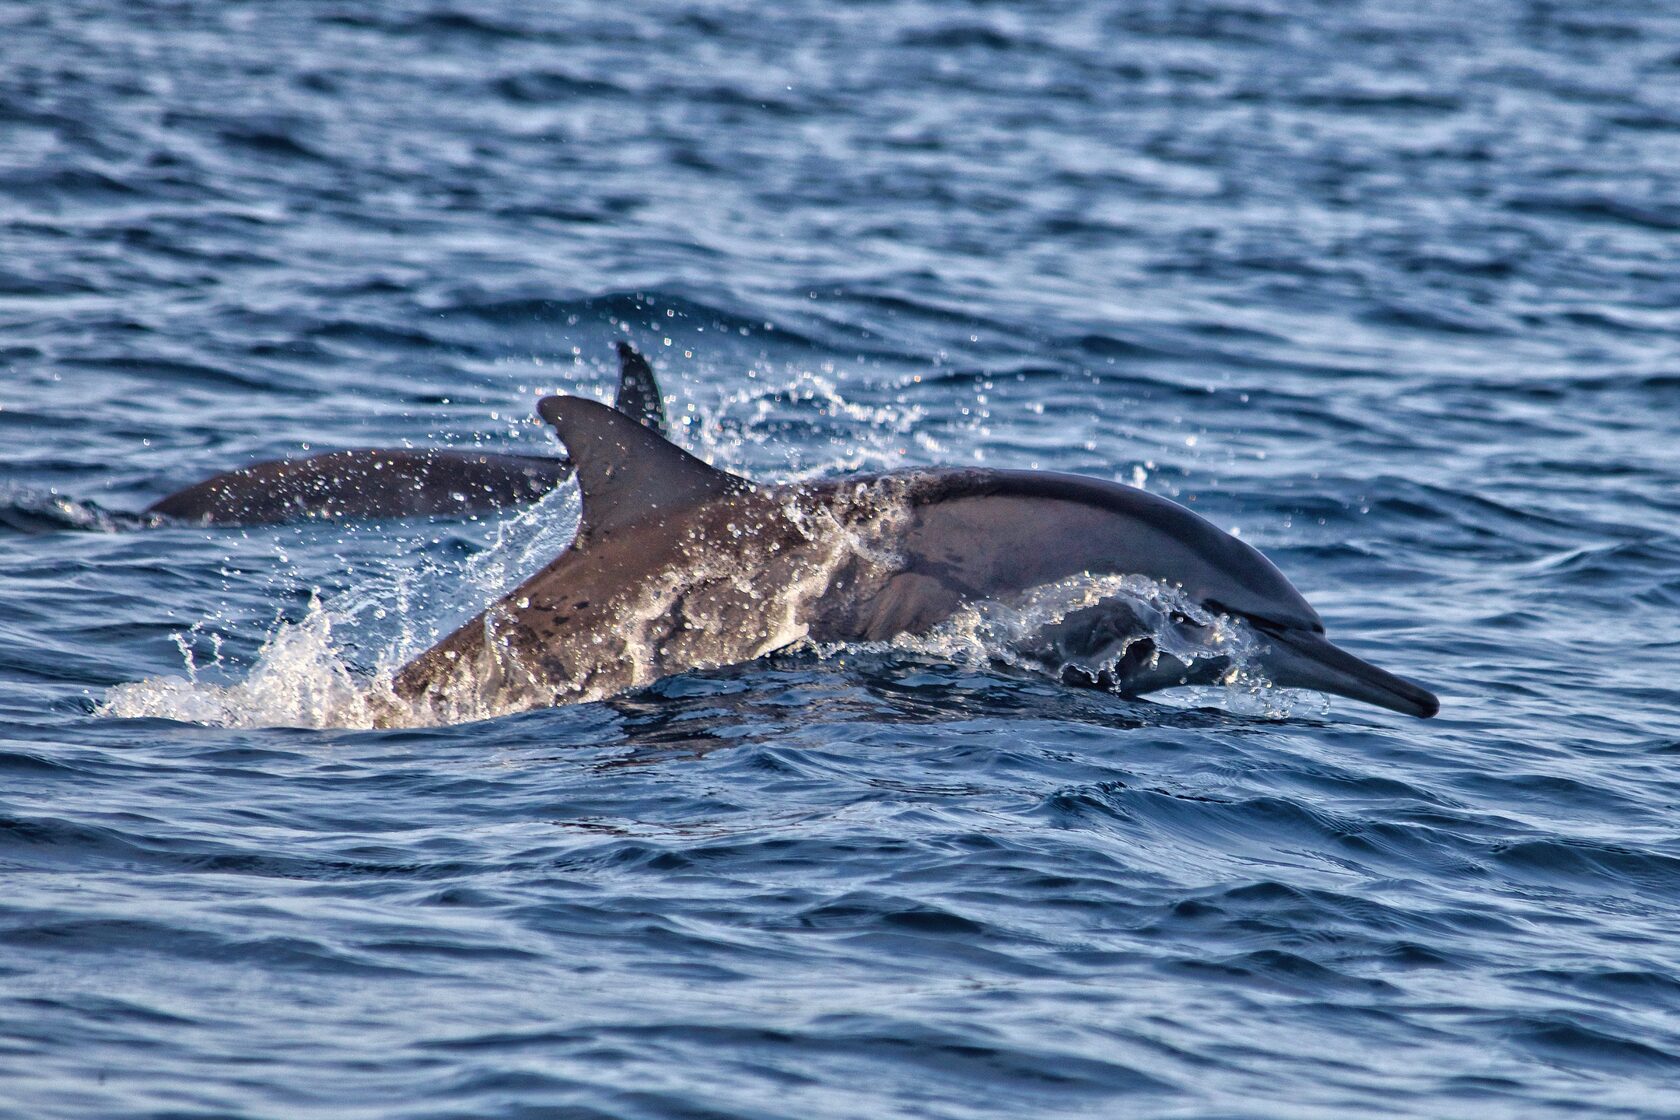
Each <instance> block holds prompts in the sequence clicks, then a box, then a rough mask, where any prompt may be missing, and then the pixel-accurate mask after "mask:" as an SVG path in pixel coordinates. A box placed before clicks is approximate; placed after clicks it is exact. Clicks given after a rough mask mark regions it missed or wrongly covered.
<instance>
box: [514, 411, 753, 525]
mask: <svg viewBox="0 0 1680 1120" xmlns="http://www.w3.org/2000/svg"><path fill="white" fill-rule="evenodd" d="M537 412H538V413H539V414H540V415H541V416H542V418H543V419H544V420H547V421H548V422H549V423H550V424H553V425H554V430H555V431H556V432H558V433H559V434H560V442H561V443H564V444H565V445H566V454H567V455H568V456H570V458H571V460H572V462H573V463H575V464H576V465H577V480H578V486H579V488H580V489H582V491H583V524H582V526H581V527H580V528H579V529H578V535H579V537H583V536H585V535H588V536H591V537H594V536H599V535H601V534H603V533H611V532H613V531H614V530H616V529H621V528H624V527H625V526H628V525H634V524H636V523H638V522H641V521H648V520H652V519H657V518H663V517H665V516H668V515H669V514H671V513H672V512H675V511H677V510H682V509H687V508H688V507H690V506H695V505H699V504H700V503H702V502H706V501H710V500H711V499H713V498H721V497H725V496H727V495H729V494H740V493H744V492H746V491H749V490H751V489H752V488H753V487H752V483H750V482H748V481H747V480H746V479H744V478H737V477H736V476H735V475H732V474H727V473H725V472H723V471H720V470H714V469H713V468H711V467H708V466H707V465H706V464H705V463H702V462H701V461H700V460H698V459H696V458H695V457H694V456H692V455H690V454H689V453H688V452H686V451H684V450H683V449H682V448H680V447H678V446H677V445H676V444H674V443H670V442H668V441H667V440H665V439H662V438H661V437H660V436H659V434H658V433H657V432H653V431H651V430H649V429H647V428H644V427H643V426H642V425H641V424H638V423H637V422H636V421H634V420H632V419H630V418H629V417H627V416H625V415H624V414H623V413H620V412H615V411H614V410H612V409H610V408H608V407H607V406H606V405H603V404H596V403H595V402H594V401H586V400H584V399H583V398H581V397H544V398H543V399H542V400H541V401H539V402H537Z"/></svg>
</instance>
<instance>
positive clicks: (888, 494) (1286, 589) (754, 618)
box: [393, 397, 1439, 720]
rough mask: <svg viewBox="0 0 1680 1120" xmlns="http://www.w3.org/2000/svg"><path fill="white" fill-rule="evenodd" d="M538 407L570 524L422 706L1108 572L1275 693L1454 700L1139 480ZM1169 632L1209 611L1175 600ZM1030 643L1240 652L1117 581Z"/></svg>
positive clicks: (585, 406)
mask: <svg viewBox="0 0 1680 1120" xmlns="http://www.w3.org/2000/svg"><path fill="white" fill-rule="evenodd" d="M538 407H539V411H540V412H541V414H542V416H543V418H544V419H545V420H547V421H549V423H551V424H553V425H554V427H555V429H556V431H557V432H558V433H559V436H560V439H561V442H563V443H564V444H565V446H566V450H567V452H568V454H569V456H570V458H571V459H572V461H573V462H574V463H575V464H576V469H577V478H578V483H579V486H580V488H581V491H582V498H583V513H582V522H581V525H580V527H579V529H578V534H577V539H576V540H575V541H574V542H573V544H572V546H571V547H570V548H568V549H567V550H566V551H565V552H564V553H562V554H561V555H560V556H559V557H558V558H557V559H556V560H554V562H553V563H551V564H550V565H549V566H548V567H547V568H545V569H544V570H542V571H541V572H539V573H537V574H536V575H535V576H533V577H531V578H530V579H529V580H527V581H525V583H523V584H522V585H521V586H520V587H518V588H517V589H516V590H514V591H513V592H511V593H510V594H508V595H507V596H506V597H504V598H503V599H502V600H500V601H499V602H497V603H495V604H494V605H492V606H491V607H490V608H489V609H488V610H486V611H485V612H484V613H483V614H481V615H479V616H478V617H477V618H475V619H473V620H472V621H470V622H468V623H467V624H466V625H464V626H462V627H461V628H460V629H458V630H456V631H455V632H454V633H453V634H451V635H449V636H448V637H446V638H444V639H443V640H442V641H440V642H439V643H437V645H435V646H434V647H433V648H431V649H430V650H428V651H427V652H425V653H424V654H422V655H421V656H419V657H418V658H416V659H415V660H414V661H412V662H410V663H409V664H408V665H406V666H405V667H404V668H403V669H402V670H401V671H400V672H399V673H398V674H397V677H396V679H395V681H394V682H393V683H394V690H395V693H396V698H397V699H398V700H399V701H402V702H403V703H405V704H407V705H410V706H412V707H414V708H416V709H418V711H417V713H415V714H417V715H419V716H422V717H429V718H441V719H447V720H458V719H467V718H478V717H483V716H489V715H495V714H500V713H503V712H508V711H515V710H519V709H524V708H531V707H537V706H542V705H548V704H555V703H566V702H571V701H577V700H588V699H597V698H601V697H604V696H609V695H612V694H614V693H617V692H620V691H622V690H624V689H627V688H632V687H635V686H638V685H643V684H647V683H649V682H651V681H654V680H657V679H659V678H660V677H663V676H666V675H669V674H672V673H677V672H682V671H684V670H688V669H696V668H712V667H718V666H723V665H728V664H734V663H738V662H743V661H749V660H752V659H754V658H757V657H760V656H763V655H765V654H767V653H770V652H772V651H775V650H777V649H781V648H783V647H786V646H788V645H791V644H793V643H796V642H800V641H811V642H816V643H830V642H850V641H877V640H884V639H889V638H893V637H895V636H899V635H904V634H921V633H925V632H927V631H928V630H930V629H932V628H933V627H935V626H937V625H939V624H940V623H942V622H944V621H946V620H948V619H950V618H951V617H952V616H953V615H954V614H955V613H956V612H958V611H959V610H961V609H963V608H964V607H966V606H970V605H973V604H975V603H981V602H998V601H1008V600H1010V599H1011V598H1015V597H1020V596H1023V595H1026V594H1028V593H1029V592H1031V591H1032V590H1033V589H1035V588H1041V587H1044V586H1046V585H1050V584H1054V583H1056V582H1057V581H1062V580H1067V579H1070V578H1077V577H1105V576H1142V577H1147V578H1149V579H1152V580H1156V581H1160V582H1161V583H1164V584H1166V585H1169V586H1172V587H1176V588H1177V589H1179V591H1180V592H1181V593H1182V595H1183V596H1184V598H1185V599H1186V600H1188V601H1189V602H1190V603H1193V604H1195V605H1196V606H1197V608H1199V609H1200V610H1203V611H1206V612H1212V613H1214V614H1218V615H1224V616H1228V617H1230V618H1234V619H1236V620H1239V622H1240V624H1241V625H1242V626H1243V627H1244V628H1245V629H1246V630H1247V631H1248V632H1249V633H1250V635H1251V644H1252V649H1251V652H1250V654H1249V655H1248V663H1249V664H1250V665H1252V667H1254V668H1256V669H1258V670H1259V671H1260V672H1261V673H1263V674H1264V675H1265V676H1266V677H1267V678H1268V679H1270V680H1271V681H1272V682H1273V683H1275V684H1277V685H1281V686H1285V687H1297V688H1309V689H1318V690H1321V691H1325V692H1333V693H1337V694H1340V695H1343V696H1348V697H1352V698H1354V699H1357V700H1362V701H1365V702H1367V703H1371V704H1376V705H1379V706H1381V707H1384V708H1389V709H1392V710H1393V711H1397V712H1402V713H1406V714H1409V715H1415V716H1423V717H1427V716H1432V715H1434V714H1435V712H1436V710H1437V709H1438V707H1439V704H1438V702H1437V701H1436V699H1435V697H1434V696H1433V695H1431V694H1430V693H1429V692H1427V691H1426V690H1424V689H1422V688H1420V687H1418V686H1417V685H1415V684H1412V683H1411V682H1409V681H1405V680H1402V679H1401V678H1399V677H1396V676H1393V675H1392V674H1389V673H1386V672H1384V671H1383V670H1381V669H1378V668H1377V667H1376V666H1374V665H1370V664H1368V663H1366V662H1364V661H1362V660H1360V659H1359V658H1357V657H1354V656H1353V655H1351V654H1349V653H1347V652H1345V651H1343V650H1340V649H1338V648H1337V647H1335V646H1333V645H1331V644H1330V642H1329V641H1328V640H1327V639H1326V638H1325V637H1324V626H1323V624H1322V622H1321V621H1320V619H1319V617H1318V614H1317V612H1315V611H1314V610H1313V608H1312V607H1311V606H1310V605H1308V603H1307V602H1306V600H1305V599H1303V598H1302V597H1301V595H1300V593H1299V592H1298V591H1296V590H1295V588H1294V587H1293V586H1292V585H1291V584H1290V583H1289V581H1288V580H1287V579H1285V578H1284V576H1283V574H1282V573H1281V572H1279V571H1278V570H1277V568H1276V567H1274V566H1273V565H1272V563H1271V561H1269V560H1267V559H1266V558H1265V557H1264V556H1262V555H1261V554H1260V553H1259V552H1258V551H1257V550H1256V549H1254V548H1253V547H1251V546H1250V545H1248V544H1246V543H1244V542H1243V541H1240V540H1238V539H1237V538H1236V537H1233V536H1231V535H1230V534H1228V533H1226V532H1224V531H1223V530H1221V529H1219V528H1218V527H1216V526H1215V525H1213V524H1212V523H1210V522H1208V521H1206V520H1204V519H1203V518H1201V517H1199V516H1197V515H1196V514H1194V513H1192V512H1190V511H1189V510H1188V509H1185V508H1184V507H1183V506H1180V505H1178V504H1177V503H1175V502H1172V501H1169V500H1168V499H1166V498H1162V497H1158V496H1156V495H1153V494H1149V493H1147V492H1145V491H1142V490H1139V489H1136V488H1133V487H1129V486H1124V485H1120V484H1117V483H1113V482H1106V481H1102V480H1099V479H1093V478H1085V477H1081V476H1076V475H1066V474H1053V473H1048V472H1038V471H1015V470H980V469H947V470H909V471H903V472H895V473H888V474H879V475H871V476H865V477H858V478H848V479H842V480H838V481H826V482H817V483H795V484H789V485H782V486H759V485H755V484H753V483H751V482H748V481H747V480H745V479H742V478H738V477H736V476H734V475H730V474H727V473H725V472H723V471H719V470H715V469H713V468H712V467H710V466H707V465H706V464H705V463H702V462H701V461H700V460H698V459H696V458H694V457H693V456H690V455H688V454H687V453H686V452H684V451H682V450H681V449H679V448H677V447H676V446H675V445H673V444H671V443H669V442H667V441H666V440H664V439H662V438H661V437H660V436H659V435H658V434H656V433H655V432H653V431H650V430H649V429H648V428H646V427H643V426H642V425H639V424H637V423H635V422H634V421H632V420H629V419H626V418H625V417H624V416H622V415H620V414H618V413H615V412H614V411H613V410H611V409H608V408H606V407H604V406H602V405H599V404H595V403H593V402H591V401H586V400H581V399H578V398H572V397H549V398H546V399H544V400H543V401H542V402H541V403H540V404H539V406H538ZM1165 625H1167V626H1170V627H1176V628H1179V629H1181V630H1186V631H1194V630H1196V628H1197V627H1199V626H1201V625H1203V623H1200V622H1198V621H1197V620H1196V619H1195V618H1192V617H1189V616H1188V615H1186V614H1182V613H1179V614H1175V615H1173V616H1172V617H1170V618H1168V619H1167V620H1166V622H1165ZM1156 636H1158V633H1157V634H1156ZM1022 646H1023V653H1024V654H1025V655H1026V656H1028V657H1032V658H1036V659H1039V660H1043V661H1045V662H1046V663H1053V664H1059V665H1060V666H1061V667H1062V670H1063V677H1064V679H1066V680H1069V681H1072V682H1074V683H1083V684H1091V685H1096V686H1099V687H1105V688H1113V689H1116V690H1118V691H1121V692H1126V693H1142V692H1147V691H1152V690H1154V689H1158V688H1164V687H1170V686H1172V685H1178V684H1187V683H1202V682H1207V681H1212V680H1216V679H1221V678H1222V677H1223V676H1225V675H1226V674H1228V673H1229V671H1230V669H1231V663H1230V661H1229V659H1226V658H1221V657H1212V658H1209V659H1205V660H1192V661H1184V660H1180V659H1179V658H1177V657H1174V656H1173V655H1172V654H1171V653H1168V652H1166V651H1165V650H1163V649H1160V648H1158V647H1157V646H1156V644H1155V640H1154V637H1152V636H1151V626H1150V625H1147V624H1146V623H1145V621H1144V620H1142V619H1140V617H1139V615H1138V612H1137V607H1136V605H1135V600H1131V599H1126V598H1123V597H1122V598H1117V599H1114V600H1112V601H1106V602H1101V603H1097V604H1094V605H1091V606H1087V607H1084V608H1081V609H1080V610H1077V611H1073V612H1071V613H1069V614H1067V615H1066V616H1065V617H1062V618H1060V619H1057V620H1055V621H1054V622H1053V623H1051V624H1049V625H1047V626H1045V627H1044V628H1043V629H1042V630H1041V631H1040V632H1038V633H1037V634H1034V635H1030V636H1028V637H1027V638H1026V639H1025V640H1024V641H1023V643H1022Z"/></svg>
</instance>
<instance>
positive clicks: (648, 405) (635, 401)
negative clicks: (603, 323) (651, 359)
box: [613, 342, 670, 436]
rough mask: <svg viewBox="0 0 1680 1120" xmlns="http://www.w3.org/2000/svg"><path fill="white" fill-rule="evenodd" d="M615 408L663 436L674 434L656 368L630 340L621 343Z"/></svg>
mask: <svg viewBox="0 0 1680 1120" xmlns="http://www.w3.org/2000/svg"><path fill="white" fill-rule="evenodd" d="M613 407H614V408H616V409H618V410H619V411H620V412H622V413H624V415H626V416H628V417H630V419H632V420H639V421H641V422H642V423H643V424H646V425H647V426H648V427H650V428H652V429H653V430H654V431H656V432H658V433H659V434H660V435H662V436H663V435H669V434H670V429H669V428H667V427H666V425H665V398H664V397H662V396H660V395H659V382H658V381H656V380H654V377H653V367H652V366H650V365H648V360H647V359H646V358H644V357H642V355H641V354H640V353H639V352H638V351H637V350H636V348H635V347H634V346H632V345H630V344H629V343H628V342H620V343H619V344H618V397H617V399H615V400H614V401H613Z"/></svg>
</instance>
